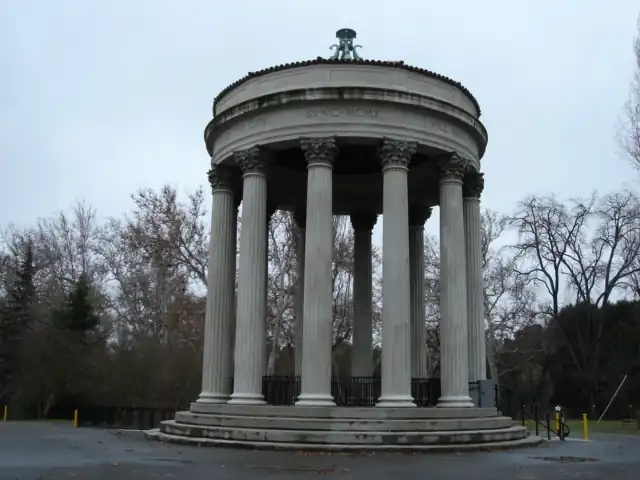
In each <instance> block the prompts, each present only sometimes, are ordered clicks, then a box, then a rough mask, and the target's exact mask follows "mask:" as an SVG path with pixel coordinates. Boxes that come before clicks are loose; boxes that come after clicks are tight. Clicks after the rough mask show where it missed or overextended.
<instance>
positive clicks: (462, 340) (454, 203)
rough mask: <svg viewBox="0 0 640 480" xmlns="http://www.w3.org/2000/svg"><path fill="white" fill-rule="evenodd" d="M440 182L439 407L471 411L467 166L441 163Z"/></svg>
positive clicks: (454, 156) (458, 159)
mask: <svg viewBox="0 0 640 480" xmlns="http://www.w3.org/2000/svg"><path fill="white" fill-rule="evenodd" d="M441 167H442V177H441V178H440V382H441V389H442V396H441V397H440V399H439V400H438V405H437V406H438V407H473V406H474V405H473V403H472V402H471V398H470V397H469V383H468V381H469V374H468V369H469V360H468V358H469V357H468V353H467V284H466V266H465V258H464V254H465V248H464V243H465V242H464V219H463V208H462V179H463V177H464V175H465V173H466V172H467V168H468V167H467V162H466V161H464V160H463V159H462V158H461V157H459V156H458V155H457V154H456V153H453V154H451V155H450V156H449V157H448V158H446V159H444V161H443V162H442V164H441Z"/></svg>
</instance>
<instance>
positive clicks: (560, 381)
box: [0, 186, 640, 415]
mask: <svg viewBox="0 0 640 480" xmlns="http://www.w3.org/2000/svg"><path fill="white" fill-rule="evenodd" d="M132 199H133V205H134V208H133V209H132V211H130V212H128V213H127V214H126V215H123V216H122V217H121V218H111V219H108V220H106V221H99V220H98V217H97V214H96V212H95V210H94V209H93V208H91V207H90V206H88V205H87V204H85V203H82V202H80V203H78V204H76V205H75V206H74V207H73V208H72V209H70V211H69V212H68V213H67V212H60V213H58V214H57V215H56V216H54V217H51V218H46V219H40V220H39V221H38V222H36V224H35V225H33V226H27V227H22V228H17V227H11V226H10V227H7V228H5V229H4V230H3V232H2V240H3V244H2V250H1V253H0V255H1V256H0V402H2V403H5V404H14V405H16V406H19V407H21V408H24V409H25V412H27V413H29V414H34V415H36V414H37V415H47V414H48V413H49V412H50V410H51V409H52V408H54V409H55V408H56V407H57V406H60V405H64V404H68V403H70V402H72V403H76V404H77V403H82V404H101V405H127V406H133V405H137V406H146V407H183V406H185V405H187V404H188V402H189V401H191V400H193V399H194V398H196V397H197V395H198V393H199V389H200V381H201V368H202V365H201V359H202V338H203V321H204V308H205V291H206V286H207V254H208V248H209V245H210V244H211V248H216V241H215V238H214V239H210V238H209V231H208V225H207V209H206V206H205V194H204V191H203V190H201V189H200V190H197V191H195V192H192V193H191V194H189V195H187V196H186V197H184V198H180V196H179V195H178V194H177V192H176V190H175V189H174V188H172V187H170V186H165V187H163V188H161V189H158V190H151V189H146V190H141V191H139V192H137V193H136V194H134V195H133V196H132ZM241 223H242V222H241V219H240V222H239V229H240V228H241ZM333 231H334V256H333V258H334V261H333V277H332V281H333V297H334V298H333V309H332V314H333V326H334V329H333V331H334V337H333V352H334V354H333V360H334V372H335V374H336V375H348V374H349V370H350V347H351V345H350V340H351V333H352V326H353V318H352V317H353V302H352V300H353V289H352V286H353V232H352V229H351V227H350V223H349V219H348V218H347V217H335V219H334V225H333ZM297 234H298V232H297V227H296V224H295V222H294V220H293V218H292V215H291V214H289V213H288V212H284V211H277V212H276V213H275V214H274V216H273V217H272V220H271V222H270V224H269V248H268V252H269V279H268V291H269V293H268V309H267V318H266V319H265V321H266V324H267V338H265V342H267V346H268V348H267V352H268V358H266V359H265V362H266V363H267V365H268V373H269V374H272V375H292V374H293V365H294V362H293V358H294V352H295V347H296V345H295V335H294V327H293V323H294V316H295V295H296V287H297V283H298V279H297V277H296V272H297V270H296V261H297V255H296V245H297V244H296V239H297ZM210 242H211V243H210ZM424 256H425V285H426V288H425V303H426V309H425V328H426V329H427V342H428V347H429V348H428V356H429V358H428V365H429V375H430V376H437V375H438V373H439V372H438V370H439V366H438V364H439V361H438V360H439V335H438V334H439V327H438V326H439V246H438V241H437V239H436V238H434V237H432V236H429V235H426V236H425V245H424ZM482 256H483V268H484V278H485V307H486V308H485V311H486V315H485V317H486V327H487V329H486V339H487V372H488V374H489V376H490V377H491V378H493V379H496V380H497V381H498V382H499V383H500V385H501V386H502V387H503V389H504V392H505V393H504V394H505V395H509V394H511V393H514V392H515V394H517V395H518V396H519V397H522V398H525V397H526V399H527V401H538V402H541V403H549V402H561V403H563V404H565V405H572V404H575V403H577V404H578V405H576V408H578V406H580V407H581V408H582V407H583V406H585V405H600V404H601V403H603V402H605V401H608V398H610V397H611V394H612V391H611V390H612V389H615V388H616V387H617V384H618V382H619V380H620V379H621V378H622V376H623V375H624V374H625V373H627V371H629V370H631V369H632V367H633V366H634V365H635V362H636V357H638V355H639V354H640V349H639V347H638V345H639V344H638V342H637V341H635V340H634V339H636V336H638V338H639V339H640V324H639V323H638V322H637V321H636V318H637V312H638V308H637V304H636V302H637V301H638V299H639V297H640V198H639V197H638V195H636V194H635V193H633V192H630V191H622V192H615V193H613V194H608V195H604V196H600V197H598V196H596V195H593V196H591V197H589V198H586V199H579V200H578V199H574V200H569V201H560V200H559V199H557V198H555V197H553V196H550V197H536V196H533V197H529V198H526V199H524V200H523V201H521V202H520V203H519V204H518V206H517V208H516V209H515V211H514V212H513V213H511V214H510V215H504V214H501V213H498V212H494V211H490V210H484V211H483V213H482ZM373 271H374V289H373V290H374V302H373V303H374V309H373V319H372V321H373V324H374V339H375V343H376V350H377V355H376V357H377V358H378V361H379V356H380V355H379V354H380V350H381V345H380V327H381V325H380V323H381V311H382V308H381V296H382V285H381V280H382V278H381V252H380V251H379V250H378V249H377V248H374V251H373ZM616 322H617V323H616ZM613 325H618V326H617V327H615V328H614V327H613ZM614 365H615V368H614V367H613V366H614Z"/></svg>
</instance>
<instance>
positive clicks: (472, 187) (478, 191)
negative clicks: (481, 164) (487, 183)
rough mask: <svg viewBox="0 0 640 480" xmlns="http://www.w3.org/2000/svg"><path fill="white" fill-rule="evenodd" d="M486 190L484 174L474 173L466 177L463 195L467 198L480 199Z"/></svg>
mask: <svg viewBox="0 0 640 480" xmlns="http://www.w3.org/2000/svg"><path fill="white" fill-rule="evenodd" d="M483 190H484V173H480V172H472V173H468V174H467V175H466V176H465V177H464V184H463V195H464V196H465V197H466V198H480V195H482V191H483Z"/></svg>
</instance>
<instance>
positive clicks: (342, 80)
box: [214, 62, 478, 116]
mask: <svg viewBox="0 0 640 480" xmlns="http://www.w3.org/2000/svg"><path fill="white" fill-rule="evenodd" d="M399 86H401V87H399ZM324 88H333V89H338V88H340V89H345V88H349V89H357V88H375V89H379V90H397V91H398V92H401V93H403V94H405V96H406V97H409V98H411V95H414V96H425V97H431V98H433V99H437V100H440V101H441V102H445V103H446V104H449V105H453V106H455V107H457V109H459V110H461V111H463V112H466V113H468V114H470V115H474V116H477V115H478V111H477V110H476V107H475V106H474V104H473V102H472V101H471V99H469V97H468V96H467V95H466V94H465V93H464V92H462V90H460V89H459V88H457V87H455V86H453V85H451V84H449V83H446V82H443V81H442V80H438V79H437V78H432V77H428V76H426V75H422V74H420V73H418V72H411V71H407V70H401V69H398V68H393V67H388V66H383V65H363V64H358V63H346V62H345V63H344V64H334V65H306V66H300V67H297V68H295V69H289V70H281V71H277V72H271V73H268V74H266V75H260V76H257V77H255V78H253V79H250V80H249V81H247V82H245V83H243V84H241V85H239V86H238V87H236V88H234V89H233V90H231V91H229V92H228V93H226V94H225V95H223V96H222V97H221V98H220V99H218V103H217V105H216V111H215V112H214V115H221V114H222V113H223V112H225V111H227V110H229V109H231V108H233V107H236V106H238V105H240V104H242V103H245V102H247V101H250V100H254V99H257V98H259V97H262V96H264V95H273V94H274V93H283V92H290V91H294V92H295V91H297V92H304V91H311V93H312V95H313V94H315V93H317V90H318V89H324ZM342 93H343V95H345V94H346V95H348V94H349V93H350V92H349V91H346V92H342ZM312 95H309V94H307V95H306V96H307V97H310V98H309V100H314V97H313V96H312Z"/></svg>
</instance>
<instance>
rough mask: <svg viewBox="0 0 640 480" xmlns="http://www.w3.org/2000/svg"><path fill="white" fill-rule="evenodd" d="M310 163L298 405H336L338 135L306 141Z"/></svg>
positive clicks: (307, 157)
mask: <svg viewBox="0 0 640 480" xmlns="http://www.w3.org/2000/svg"><path fill="white" fill-rule="evenodd" d="M301 147H302V150H303V152H304V154H305V157H306V160H307V163H308V175H307V214H306V229H305V257H304V263H305V278H304V307H303V321H304V327H303V330H302V335H303V340H302V352H303V353H302V379H301V382H302V385H301V393H300V396H299V397H298V401H297V402H296V405H297V406H333V405H335V403H334V402H333V397H332V396H331V344H332V336H333V324H332V314H331V309H332V299H333V293H332V283H331V278H332V256H333V211H332V188H331V185H332V178H333V170H332V168H333V160H334V158H335V156H336V154H337V148H336V145H335V140H334V139H333V138H320V139H318V138H314V139H303V140H301Z"/></svg>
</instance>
